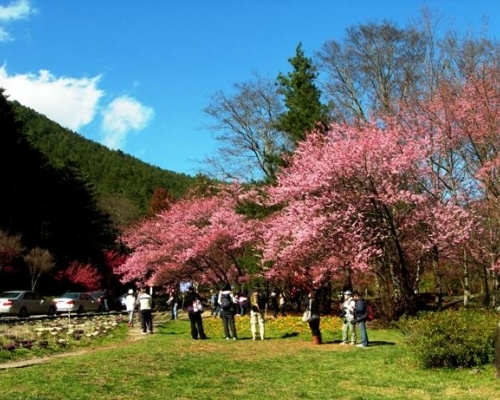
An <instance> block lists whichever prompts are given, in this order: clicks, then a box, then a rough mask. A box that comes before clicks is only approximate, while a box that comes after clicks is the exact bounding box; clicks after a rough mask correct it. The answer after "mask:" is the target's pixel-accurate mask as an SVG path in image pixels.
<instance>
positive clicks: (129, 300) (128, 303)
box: [125, 289, 136, 328]
mask: <svg viewBox="0 0 500 400" xmlns="http://www.w3.org/2000/svg"><path fill="white" fill-rule="evenodd" d="M135 306H136V299H135V296H134V289H129V291H128V294H127V297H125V307H126V309H127V312H128V326H129V328H132V327H133V326H134V311H135Z"/></svg>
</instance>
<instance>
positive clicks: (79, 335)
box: [0, 315, 126, 361]
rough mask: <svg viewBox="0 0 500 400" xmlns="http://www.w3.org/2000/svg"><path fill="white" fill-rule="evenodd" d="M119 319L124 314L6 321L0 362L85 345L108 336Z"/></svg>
mask: <svg viewBox="0 0 500 400" xmlns="http://www.w3.org/2000/svg"><path fill="white" fill-rule="evenodd" d="M122 322H126V318H125V317H124V316H123V315H100V316H93V317H91V316H78V317H76V318H71V319H66V318H58V319H50V320H25V321H22V322H15V323H14V322H11V323H8V322H6V323H3V324H0V361H2V360H5V361H9V360H16V359H20V358H25V357H28V358H29V357H30V356H36V355H43V354H46V353H53V352H58V351H61V350H62V349H64V350H67V349H68V348H75V347H85V346H88V345H89V344H91V343H92V342H95V341H96V340H98V339H101V338H104V337H106V336H109V334H111V333H112V332H113V331H114V330H115V329H116V327H117V326H119V324H120V323H122ZM122 325H124V324H122ZM28 351H29V353H30V354H27V352H28Z"/></svg>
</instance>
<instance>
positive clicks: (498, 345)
mask: <svg viewBox="0 0 500 400" xmlns="http://www.w3.org/2000/svg"><path fill="white" fill-rule="evenodd" d="M495 366H496V367H497V378H498V379H500V323H499V324H498V326H497V335H496V338H495Z"/></svg>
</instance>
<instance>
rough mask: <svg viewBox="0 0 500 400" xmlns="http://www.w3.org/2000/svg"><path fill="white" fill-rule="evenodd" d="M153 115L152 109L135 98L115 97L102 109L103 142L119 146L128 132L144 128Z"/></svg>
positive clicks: (112, 146) (106, 144)
mask: <svg viewBox="0 0 500 400" xmlns="http://www.w3.org/2000/svg"><path fill="white" fill-rule="evenodd" d="M153 117H154V111H153V109H152V108H151V107H148V106H144V105H142V104H141V103H140V102H138V101H137V100H136V99H134V98H131V97H128V96H121V97H118V98H116V99H115V100H113V101H112V102H111V103H110V104H108V106H107V107H106V109H105V110H104V111H103V120H102V131H103V135H104V138H103V144H104V145H105V146H108V147H109V148H112V149H117V148H121V147H122V146H123V144H124V143H125V141H126V139H127V135H128V134H129V133H130V132H132V131H139V130H141V129H144V128H145V127H146V126H147V125H148V124H149V122H150V121H151V119H152V118H153Z"/></svg>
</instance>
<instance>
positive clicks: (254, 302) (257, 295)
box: [250, 285, 266, 340]
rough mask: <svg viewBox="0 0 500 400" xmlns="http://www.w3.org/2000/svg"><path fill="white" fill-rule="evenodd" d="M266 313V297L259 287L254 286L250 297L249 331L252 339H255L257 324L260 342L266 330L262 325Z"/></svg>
mask: <svg viewBox="0 0 500 400" xmlns="http://www.w3.org/2000/svg"><path fill="white" fill-rule="evenodd" d="M265 311H266V297H265V296H264V294H263V293H262V292H261V291H260V286H258V285H257V286H255V288H254V291H253V292H252V294H251V295H250V331H251V332H252V339H253V340H256V339H257V324H258V325H259V336H260V340H264V339H265V333H266V328H265V325H264V322H265V318H264V313H265Z"/></svg>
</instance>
